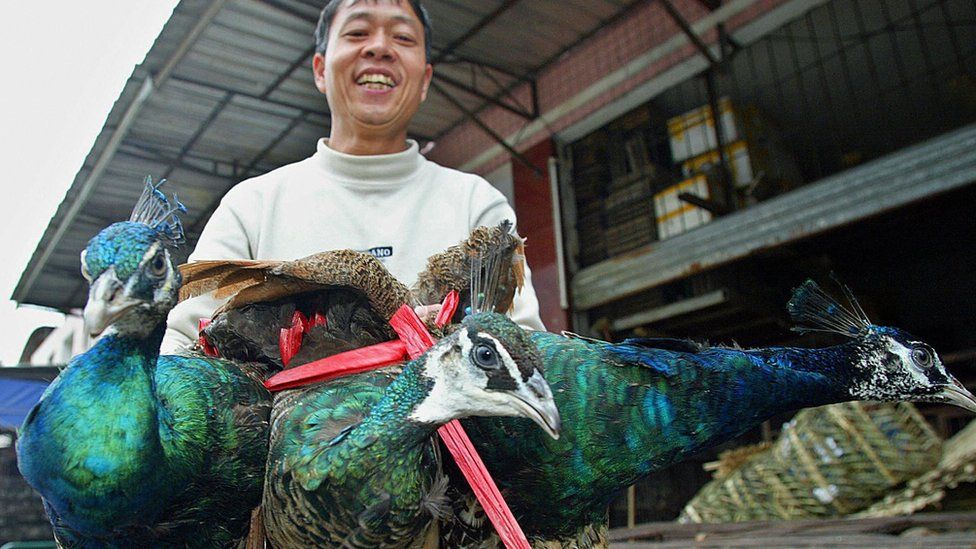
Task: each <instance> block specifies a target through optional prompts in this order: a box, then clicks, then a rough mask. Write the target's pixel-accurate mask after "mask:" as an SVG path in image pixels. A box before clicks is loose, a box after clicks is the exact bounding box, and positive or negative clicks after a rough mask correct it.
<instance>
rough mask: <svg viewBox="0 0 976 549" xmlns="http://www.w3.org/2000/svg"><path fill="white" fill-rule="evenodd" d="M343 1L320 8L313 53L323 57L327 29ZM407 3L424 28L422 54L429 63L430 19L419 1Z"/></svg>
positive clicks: (330, 2) (336, 0)
mask: <svg viewBox="0 0 976 549" xmlns="http://www.w3.org/2000/svg"><path fill="white" fill-rule="evenodd" d="M345 1H346V0H329V2H328V3H327V4H326V5H325V7H324V8H322V13H321V14H319V24H318V25H316V26H315V53H321V54H322V55H325V48H326V46H328V43H329V28H330V27H331V26H332V21H333V20H334V19H335V14H336V12H337V11H338V10H339V6H340V5H342V3H343V2H345ZM394 1H398V0H394ZM407 3H408V4H410V8H411V9H412V10H413V13H414V15H416V16H417V19H420V24H421V25H423V27H424V54H425V55H426V56H427V57H426V58H427V61H428V62H430V42H431V31H430V17H429V16H428V15H427V10H426V9H424V7H423V6H422V5H421V4H420V0H407Z"/></svg>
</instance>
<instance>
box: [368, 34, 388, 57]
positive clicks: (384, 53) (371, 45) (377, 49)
mask: <svg viewBox="0 0 976 549" xmlns="http://www.w3.org/2000/svg"><path fill="white" fill-rule="evenodd" d="M391 40H392V37H391V36H390V35H389V34H387V33H385V32H382V31H381V32H377V33H374V34H373V36H371V37H370V40H369V42H367V44H366V47H365V49H364V54H365V55H366V57H371V58H377V57H378V58H380V59H392V58H393V48H392V47H391V46H392V44H391V42H390V41H391Z"/></svg>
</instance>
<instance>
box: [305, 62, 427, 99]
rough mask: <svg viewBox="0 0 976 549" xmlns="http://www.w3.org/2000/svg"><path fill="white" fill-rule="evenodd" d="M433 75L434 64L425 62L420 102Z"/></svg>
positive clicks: (424, 97)
mask: <svg viewBox="0 0 976 549" xmlns="http://www.w3.org/2000/svg"><path fill="white" fill-rule="evenodd" d="M433 77H434V66H433V65H431V64H430V63H427V68H425V69H424V86H423V88H421V92H420V102H421V103H423V102H424V101H426V100H427V89H428V88H430V81H431V79H432V78H433ZM322 93H325V92H322Z"/></svg>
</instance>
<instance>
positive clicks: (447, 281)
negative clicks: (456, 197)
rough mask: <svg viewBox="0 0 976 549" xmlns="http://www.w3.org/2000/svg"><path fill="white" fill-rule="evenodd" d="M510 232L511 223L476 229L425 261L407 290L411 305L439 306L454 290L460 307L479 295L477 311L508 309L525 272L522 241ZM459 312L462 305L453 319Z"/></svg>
mask: <svg viewBox="0 0 976 549" xmlns="http://www.w3.org/2000/svg"><path fill="white" fill-rule="evenodd" d="M511 230H512V224H511V223H509V222H507V221H504V222H502V223H500V224H498V225H496V226H494V227H476V228H475V229H474V230H472V231H471V234H470V235H469V236H468V238H467V239H465V240H463V241H461V242H460V243H458V244H457V245H455V246H451V247H450V248H448V249H447V250H445V251H443V252H441V253H439V254H435V255H433V256H431V257H430V258H428V260H427V265H426V267H425V268H424V270H423V271H422V272H421V273H420V274H419V275H418V276H417V282H416V283H415V284H414V286H413V287H412V288H411V297H412V298H413V302H414V303H416V304H426V305H429V304H433V303H440V302H441V300H442V299H444V296H445V295H447V294H448V292H450V291H452V290H454V291H457V292H458V293H459V294H460V296H461V303H462V304H466V303H471V302H472V300H471V296H472V294H474V295H475V296H478V295H479V294H481V295H482V298H483V299H482V302H480V303H478V304H477V308H478V309H479V310H489V309H490V310H494V311H497V312H502V313H504V312H508V311H509V310H511V308H512V301H513V299H514V297H515V293H516V291H519V290H521V288H522V285H523V282H524V273H525V267H524V261H525V258H524V248H523V242H522V239H521V238H519V237H518V236H516V235H514V234H512V232H511ZM485 305H487V306H485ZM463 311H464V306H462V307H459V311H458V313H457V315H456V317H455V320H460V318H461V316H463V314H464V312H463Z"/></svg>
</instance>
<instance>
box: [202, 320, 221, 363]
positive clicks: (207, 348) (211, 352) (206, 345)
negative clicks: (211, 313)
mask: <svg viewBox="0 0 976 549" xmlns="http://www.w3.org/2000/svg"><path fill="white" fill-rule="evenodd" d="M209 325H210V319H209V318H201V319H200V320H199V322H198V323H197V343H198V344H199V345H200V348H201V349H203V354H205V355H207V356H212V357H218V358H219V357H220V351H218V350H217V348H216V347H214V346H213V345H212V344H211V343H210V340H209V339H207V336H205V335H203V329H204V328H206V327H207V326H209Z"/></svg>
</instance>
